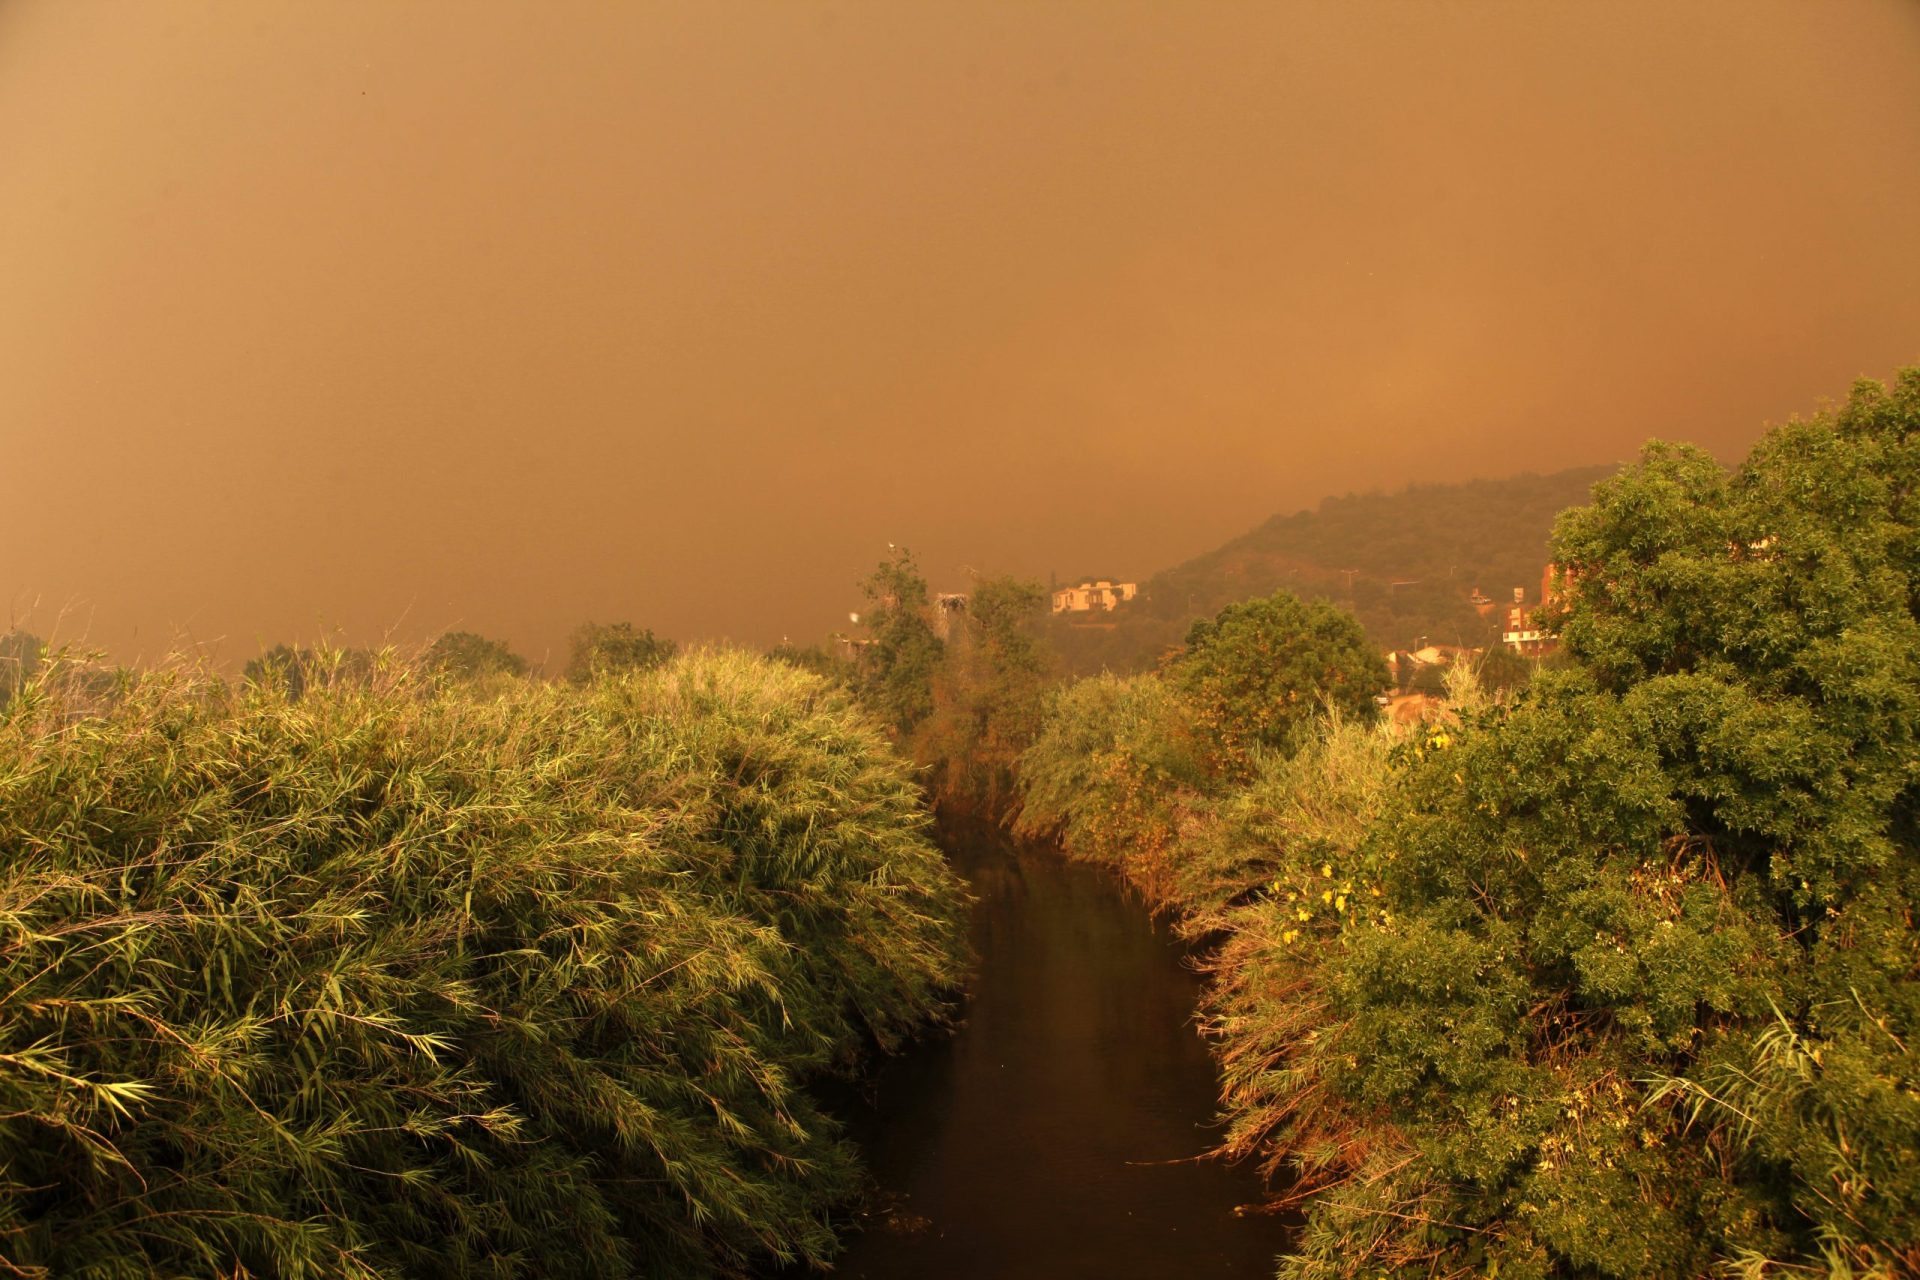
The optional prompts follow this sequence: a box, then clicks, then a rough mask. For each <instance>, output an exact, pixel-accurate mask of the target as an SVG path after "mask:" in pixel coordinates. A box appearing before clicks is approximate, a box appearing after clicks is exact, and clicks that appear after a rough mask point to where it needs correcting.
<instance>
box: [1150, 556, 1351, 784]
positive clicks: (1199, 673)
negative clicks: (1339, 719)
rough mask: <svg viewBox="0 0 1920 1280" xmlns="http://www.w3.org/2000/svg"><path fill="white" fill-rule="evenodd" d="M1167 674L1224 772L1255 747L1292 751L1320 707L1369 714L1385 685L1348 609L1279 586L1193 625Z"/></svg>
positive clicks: (1241, 765) (1240, 764)
mask: <svg viewBox="0 0 1920 1280" xmlns="http://www.w3.org/2000/svg"><path fill="white" fill-rule="evenodd" d="M1167 671H1168V675H1169V677H1170V679H1171V680H1172V682H1173V684H1174V686H1175V687H1176V688H1177V689H1178V690H1179V691H1180V693H1181V694H1182V695H1183V696H1184V697H1185V698H1186V699H1187V701H1188V702H1189V703H1191V704H1192V706H1193V708H1194V711H1195V713H1196V715H1197V716H1198V717H1199V720H1200V723H1201V724H1202V725H1203V726H1204V727H1205V728H1206V730H1207V731H1208V732H1209V733H1210V734H1211V735H1212V737H1213V740H1214V743H1215V747H1216V751H1217V753H1218V756H1219V758H1220V762H1221V764H1222V766H1223V767H1224V768H1225V769H1227V770H1228V771H1229V772H1231V773H1244V772H1245V771H1246V769H1247V768H1248V766H1249V761H1250V759H1251V756H1252V755H1253V753H1255V752H1258V751H1279V752H1291V751H1293V750H1295V749H1296V748H1297V747H1298V746H1299V745H1300V743H1301V741H1302V739H1303V735H1305V734H1307V733H1310V732H1311V731H1312V728H1313V726H1314V725H1315V723H1316V722H1317V719H1318V717H1319V716H1320V715H1321V714H1322V713H1323V711H1324V710H1325V709H1326V708H1328V707H1334V708H1337V709H1338V710H1340V711H1341V712H1342V713H1343V714H1345V715H1347V716H1348V717H1350V718H1353V719H1356V720H1361V721H1368V720H1371V719H1372V718H1373V717H1374V716H1375V715H1376V714H1377V709H1376V707H1375V705H1374V701H1373V699H1374V696H1375V695H1376V694H1379V693H1381V692H1383V691H1385V689H1386V688H1387V685H1388V675H1387V665H1386V660H1385V659H1384V658H1383V657H1382V656H1381V655H1380V654H1379V653H1378V652H1377V651H1375V649H1374V648H1373V646H1372V645H1371V644H1370V643H1369V642H1368V640H1367V637H1366V633H1365V632H1363V631H1362V630H1361V629H1360V624H1359V623H1358V622H1357V621H1355V620H1354V617H1353V615H1352V614H1350V613H1347V612H1346V611H1345V610H1343V609H1338V608H1336V607H1334V606H1333V605H1330V604H1327V603H1325V602H1324V601H1316V602H1314V603H1312V604H1308V603H1307V602H1305V601H1303V600H1301V599H1300V598H1299V597H1298V596H1295V595H1292V594H1291V593H1289V592H1286V591H1277V592H1275V593H1274V594H1273V595H1271V596H1268V597H1266V598H1265V599H1261V600H1249V601H1246V602H1244V603H1242V604H1231V605H1228V606H1227V607H1226V608H1224V609H1222V610H1221V611H1220V612H1219V614H1217V615H1216V616H1215V617H1212V618H1205V619H1202V620H1200V621H1198V622H1196V623H1194V624H1193V626H1192V627H1191V628H1190V629H1189V630H1188V632H1187V641H1186V647H1185V649H1184V650H1183V651H1182V652H1181V653H1180V654H1178V655H1177V656H1176V657H1175V658H1173V660H1172V661H1171V662H1170V663H1169V664H1168V668H1167Z"/></svg>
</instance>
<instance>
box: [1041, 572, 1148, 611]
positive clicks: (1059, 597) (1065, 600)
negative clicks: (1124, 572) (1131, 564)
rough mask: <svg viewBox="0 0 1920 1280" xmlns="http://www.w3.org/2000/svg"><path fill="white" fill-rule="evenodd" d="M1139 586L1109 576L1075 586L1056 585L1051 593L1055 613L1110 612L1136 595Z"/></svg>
mask: <svg viewBox="0 0 1920 1280" xmlns="http://www.w3.org/2000/svg"><path fill="white" fill-rule="evenodd" d="M1139 592H1140V588H1139V587H1138V586H1137V585H1136V584H1134V583H1131V582H1115V581H1113V580H1112V579H1111V578H1089V579H1088V580H1087V581H1085V582H1083V583H1081V584H1080V585H1079V586H1077V587H1057V588H1055V590H1054V593H1053V611H1054V612H1055V613H1092V612H1101V613H1110V612H1112V611H1113V610H1115V609H1117V608H1119V607H1120V606H1121V605H1122V604H1123V603H1125V602H1126V601H1128V600H1131V599H1133V598H1134V596H1136V595H1138V594H1139Z"/></svg>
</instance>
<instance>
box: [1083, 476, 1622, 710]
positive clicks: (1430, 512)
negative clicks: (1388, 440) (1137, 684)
mask: <svg viewBox="0 0 1920 1280" xmlns="http://www.w3.org/2000/svg"><path fill="white" fill-rule="evenodd" d="M1612 470H1613V468H1612V467H1610V466H1596V467H1578V468H1574V469H1572V470H1568V471H1559V472H1555V473H1553V474H1552V475H1544V476H1543V475H1535V474H1531V473H1528V474H1524V475H1518V476H1510V477H1507V478H1505V479H1500V480H1470V481H1467V482H1465V483H1463V484H1426V485H1414V486H1412V487H1410V488H1407V489H1403V490H1400V491H1399V492H1397V493H1368V494H1349V495H1347V496H1345V497H1338V498H1328V499H1326V500H1325V501H1323V502H1322V503H1321V504H1320V505H1319V506H1318V507H1315V508H1313V509H1311V510H1307V511H1299V512H1295V513H1294V514H1292V515H1283V516H1275V517H1273V518H1272V519H1271V520H1268V521H1267V522H1266V523H1265V524H1263V525H1261V526H1260V527H1259V528H1257V529H1254V530H1252V531H1251V532H1249V533H1246V534H1243V535H1242V536H1240V537H1238V538H1235V539H1234V540H1233V541H1231V542H1229V543H1227V544H1226V545H1225V546H1222V547H1220V548H1218V549H1217V550H1214V551H1209V552H1206V553H1205V554H1203V555H1199V556H1195V557H1194V558H1193V559H1191V560H1188V561H1186V562H1185V563H1183V564H1179V565H1175V566H1174V567H1173V568H1171V569H1167V570H1165V571H1163V572H1161V573H1159V574H1156V575H1155V576H1154V577H1153V578H1151V579H1149V580H1148V581H1147V582H1146V583H1145V584H1143V586H1142V589H1141V592H1140V595H1139V597H1138V598H1137V599H1135V600H1134V601H1132V602H1131V603H1129V604H1127V605H1125V606H1123V607H1122V608H1120V609H1119V610H1116V611H1115V612H1114V613H1112V614H1107V615H1101V616H1099V618H1098V619H1097V622H1096V624H1095V625H1087V620H1085V619H1082V620H1081V621H1080V622H1079V623H1077V624H1076V623H1074V622H1069V621H1066V620H1064V619H1056V620H1055V623H1054V626H1053V639H1054V643H1055V645H1056V646H1057V647H1058V648H1059V650H1060V652H1061V653H1062V654H1063V655H1064V657H1065V659H1066V662H1067V666H1068V668H1069V669H1070V670H1071V671H1074V672H1075V673H1085V672H1089V671H1097V670H1099V669H1101V668H1102V667H1105V668H1107V669H1110V670H1114V671H1135V670H1140V669H1142V668H1144V667H1147V666H1151V665H1152V664H1153V662H1154V661H1155V660H1156V659H1157V658H1158V656H1159V655H1160V653H1161V652H1163V651H1164V650H1165V649H1166V648H1167V647H1168V646H1169V645H1173V644H1177V643H1179V641H1180V638H1181V636H1182V635H1184V634H1185V632H1186V628H1187V624H1188V623H1189V622H1190V621H1192V620H1193V619H1194V618H1196V617H1201V616H1205V615H1209V614H1212V613H1214V612H1215V611H1217V610H1218V609H1220V607H1221V606H1223V605H1226V604H1230V603H1232V602H1233V601H1235V600H1246V599H1251V598H1253V597H1255V596H1262V595H1267V594H1270V593H1271V592H1273V591H1274V590H1276V589H1278V588H1280V587H1286V588H1287V589H1288V590H1290V591H1294V592H1296V593H1298V594H1300V595H1302V596H1305V597H1307V598H1308V599H1326V600H1332V601H1334V602H1336V603H1338V604H1341V605H1345V606H1347V607H1348V608H1351V609H1352V610H1353V611H1354V612H1355V613H1356V614H1357V615H1359V618H1360V621H1361V624H1362V625H1363V626H1365V627H1366V630H1367V635H1368V636H1369V638H1371V639H1372V640H1373V641H1374V642H1375V643H1377V644H1378V645H1380V647H1381V648H1383V649H1384V648H1396V647H1406V646H1409V645H1412V644H1414V643H1415V642H1416V641H1418V640H1419V639H1420V638H1421V637H1423V636H1424V637H1426V638H1428V639H1429V640H1431V641H1433V642H1435V643H1444V644H1468V645H1475V644H1482V643H1484V642H1485V641H1486V640H1488V639H1489V638H1490V637H1492V636H1493V635H1494V634H1495V633H1496V630H1497V628H1498V625H1499V622H1500V612H1499V610H1498V609H1496V610H1493V611H1491V616H1489V617H1485V618H1483V617H1481V616H1480V615H1479V614H1478V613H1477V612H1476V611H1475V610H1474V608H1473V606H1472V605H1471V604H1470V603H1469V602H1468V597H1469V596H1470V595H1471V594H1472V591H1473V589H1474V588H1475V587H1479V588H1480V589H1481V591H1482V592H1484V593H1485V594H1486V595H1487V596H1490V597H1492V598H1493V599H1494V600H1495V601H1497V602H1501V603H1504V602H1505V601H1507V600H1509V599H1511V597H1512V592H1513V588H1514V587H1517V586H1519V587H1525V588H1526V589H1527V600H1528V602H1529V603H1533V602H1536V601H1537V600H1538V599H1539V591H1540V570H1541V568H1542V566H1543V565H1544V563H1545V561H1546V555H1547V537H1548V534H1549V533H1550V532H1551V531H1552V528H1553V521H1554V517H1555V516H1557V515H1558V514H1559V513H1560V512H1561V511H1562V510H1564V509H1566V508H1567V507H1571V506H1578V505H1580V504H1583V503H1584V502H1585V501H1586V499H1587V493H1588V490H1589V489H1590V488H1591V487H1592V485H1593V483H1594V482H1595V481H1596V480H1599V479H1601V478H1602V477H1604V476H1606V475H1608V474H1609V473H1610V472H1611V471H1612Z"/></svg>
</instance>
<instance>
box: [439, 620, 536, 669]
mask: <svg viewBox="0 0 1920 1280" xmlns="http://www.w3.org/2000/svg"><path fill="white" fill-rule="evenodd" d="M420 661H421V664H422V665H423V666H425V667H426V668H427V669H429V670H432V671H442V672H445V673H447V674H449V675H452V676H456V677H458V678H460V679H463V680H478V679H481V678H483V677H486V676H498V675H506V676H523V675H525V674H527V670H528V664H527V660H526V659H525V658H523V657H521V656H520V655H519V654H517V653H515V652H514V651H513V650H512V649H511V648H510V647H509V646H508V645H507V642H506V641H504V640H495V639H492V638H491V637H488V636H483V635H477V634H475V633H474V632H472V631H449V632H446V633H445V634H443V635H441V636H439V637H438V638H437V639H435V640H434V642H433V643H432V644H430V645H428V646H427V651H426V652H425V653H424V654H422V655H421V658H420Z"/></svg>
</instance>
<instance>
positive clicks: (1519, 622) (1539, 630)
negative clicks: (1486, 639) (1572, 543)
mask: <svg viewBox="0 0 1920 1280" xmlns="http://www.w3.org/2000/svg"><path fill="white" fill-rule="evenodd" d="M1561 579H1562V575H1561V573H1560V566H1559V565H1554V564H1550V565H1548V566H1547V567H1546V568H1545V569H1543V570H1542V571H1541V573H1540V600H1539V603H1537V604H1535V605H1534V606H1532V607H1531V608H1529V607H1528V605H1527V589H1526V588H1525V587H1515V588H1514V589H1513V604H1512V605H1511V606H1509V608H1508V609H1507V625H1506V629H1505V630H1503V631H1502V632H1501V633H1500V639H1501V642H1502V643H1504V644H1505V645H1506V646H1507V647H1508V648H1510V649H1512V650H1514V651H1515V652H1516V653H1520V654H1522V655H1524V656H1526V657H1529V658H1539V657H1543V656H1545V655H1546V654H1549V653H1552V652H1553V651H1554V650H1555V649H1558V648H1559V647H1560V637H1559V636H1558V635H1557V634H1555V633H1554V632H1552V631H1549V630H1547V629H1546V627H1544V626H1543V625H1541V622H1540V619H1539V611H1540V610H1542V609H1544V608H1546V607H1547V606H1549V605H1553V604H1557V603H1559V601H1560V598H1561V590H1560V587H1561Z"/></svg>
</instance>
